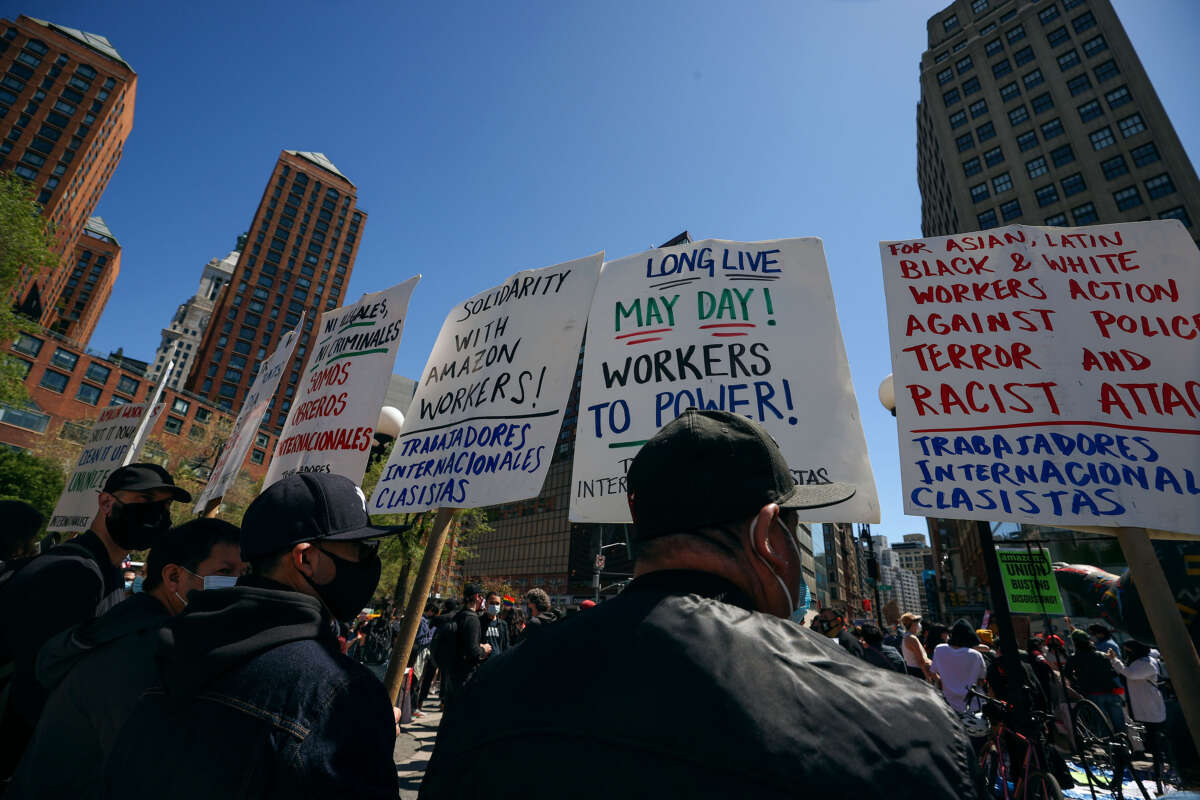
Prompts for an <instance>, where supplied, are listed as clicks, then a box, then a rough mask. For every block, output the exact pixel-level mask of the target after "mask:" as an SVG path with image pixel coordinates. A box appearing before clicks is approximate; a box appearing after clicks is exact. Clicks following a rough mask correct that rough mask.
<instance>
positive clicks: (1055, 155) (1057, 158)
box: [1050, 144, 1075, 167]
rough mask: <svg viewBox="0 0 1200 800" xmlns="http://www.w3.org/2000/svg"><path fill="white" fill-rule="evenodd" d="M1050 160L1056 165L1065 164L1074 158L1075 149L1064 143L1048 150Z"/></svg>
mask: <svg viewBox="0 0 1200 800" xmlns="http://www.w3.org/2000/svg"><path fill="white" fill-rule="evenodd" d="M1050 160H1051V161H1053V162H1054V166H1056V167H1062V166H1065V165H1067V164H1070V163H1071V162H1072V161H1074V160H1075V151H1074V150H1072V149H1071V145H1069V144H1064V145H1063V146H1062V147H1056V148H1054V149H1053V150H1051V151H1050Z"/></svg>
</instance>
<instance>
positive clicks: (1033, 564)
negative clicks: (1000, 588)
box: [996, 547, 1067, 614]
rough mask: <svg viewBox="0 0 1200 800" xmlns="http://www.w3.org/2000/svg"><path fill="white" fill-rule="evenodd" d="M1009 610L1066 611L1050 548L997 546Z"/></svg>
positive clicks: (1048, 612)
mask: <svg viewBox="0 0 1200 800" xmlns="http://www.w3.org/2000/svg"><path fill="white" fill-rule="evenodd" d="M996 560H997V561H999V562H1000V576H1001V577H1002V578H1003V579H1004V594H1005V595H1006V596H1007V597H1008V610H1009V611H1011V612H1012V613H1014V614H1066V613H1067V611H1066V609H1065V608H1063V601H1062V595H1061V594H1059V591H1058V579H1057V578H1055V577H1054V567H1053V566H1052V565H1051V563H1050V551H1049V550H1043V549H1041V548H1040V547H1039V548H1034V549H1032V550H1001V549H997V550H996Z"/></svg>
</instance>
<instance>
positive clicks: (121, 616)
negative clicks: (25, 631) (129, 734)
mask: <svg viewBox="0 0 1200 800" xmlns="http://www.w3.org/2000/svg"><path fill="white" fill-rule="evenodd" d="M240 539H241V532H240V531H239V530H238V529H237V527H236V526H234V525H230V524H229V523H228V522H223V521H222V520H218V519H197V520H192V521H191V522H187V523H184V524H183V525H180V526H179V527H177V528H173V529H171V530H170V531H168V532H167V533H165V534H164V535H163V536H162V537H161V538H160V539H159V541H158V542H157V543H156V544H155V545H154V547H153V548H151V550H150V555H149V557H148V558H147V561H146V578H145V580H144V581H143V583H142V589H143V591H141V592H139V593H137V594H134V595H133V596H132V597H130V598H129V599H128V600H126V601H124V602H123V603H120V604H118V605H117V606H114V607H113V608H112V609H111V610H110V611H108V612H107V613H106V614H104V615H103V616H100V617H98V618H97V619H95V620H92V621H91V622H88V623H85V624H83V625H79V626H76V627H74V628H71V629H69V630H67V631H64V632H63V633H61V634H59V635H58V636H56V637H54V638H52V639H50V641H48V642H47V643H46V645H45V646H44V647H43V648H42V650H41V652H40V653H38V658H37V664H36V674H37V679H38V681H39V682H40V683H41V684H42V685H43V686H44V687H46V688H47V689H51V690H52V691H51V693H50V696H49V699H48V700H47V701H46V706H45V710H44V711H43V713H42V716H41V719H40V720H39V721H38V725H37V729H36V730H35V732H34V736H33V739H32V741H31V742H30V745H29V748H28V749H27V750H26V751H25V755H24V756H23V757H22V759H21V762H20V764H19V766H18V767H17V772H16V774H15V775H14V776H13V780H12V783H11V784H10V786H9V788H8V791H7V792H6V794H5V797H6V798H22V797H81V798H86V797H97V796H98V793H99V788H100V784H99V782H98V781H97V776H98V775H99V774H100V773H101V771H102V769H103V767H104V762H105V759H106V758H107V756H108V752H109V750H110V749H111V747H112V744H113V742H114V741H115V740H116V736H117V733H118V731H120V729H121V725H122V724H123V723H124V721H125V719H126V718H127V716H128V714H129V712H130V711H131V710H132V708H133V704H134V701H135V700H137V698H138V696H139V695H141V693H142V692H143V691H145V690H146V689H147V688H149V687H150V686H151V685H153V684H154V682H155V679H156V678H157V671H156V670H155V666H154V651H155V650H156V648H157V646H158V634H159V630H160V628H162V626H163V625H164V624H166V623H167V622H168V621H169V620H170V619H171V618H172V617H174V616H176V615H177V614H180V613H182V612H183V610H184V609H185V608H186V607H187V604H188V596H189V593H191V592H195V591H200V590H204V589H210V588H217V587H219V586H222V585H232V584H233V583H234V582H236V581H237V578H238V576H239V575H240V574H241V573H242V571H243V569H244V564H243V563H242V559H241V552H240Z"/></svg>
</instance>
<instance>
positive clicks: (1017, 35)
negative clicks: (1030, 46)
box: [1004, 25, 1025, 44]
mask: <svg viewBox="0 0 1200 800" xmlns="http://www.w3.org/2000/svg"><path fill="white" fill-rule="evenodd" d="M1004 38H1005V39H1007V40H1008V43H1009V44H1016V43H1017V42H1019V41H1021V40H1022V39H1024V38H1025V26H1024V25H1018V26H1017V27H1015V28H1009V29H1008V30H1006V31H1005V32H1004Z"/></svg>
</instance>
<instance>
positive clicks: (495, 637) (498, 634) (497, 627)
mask: <svg viewBox="0 0 1200 800" xmlns="http://www.w3.org/2000/svg"><path fill="white" fill-rule="evenodd" d="M479 634H480V636H481V637H482V638H481V640H480V643H481V644H482V643H483V642H487V643H488V644H490V645H491V646H492V653H491V654H492V655H500V654H501V653H503V652H504V651H505V650H507V649H508V623H507V622H505V621H504V620H502V619H500V595H499V594H497V593H496V592H491V593H489V594H488V596H487V601H486V604H485V605H484V607H483V614H482V615H481V616H480V618H479Z"/></svg>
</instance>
